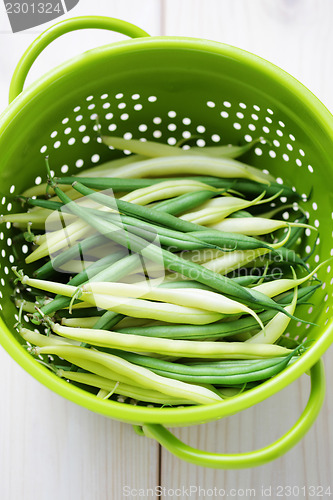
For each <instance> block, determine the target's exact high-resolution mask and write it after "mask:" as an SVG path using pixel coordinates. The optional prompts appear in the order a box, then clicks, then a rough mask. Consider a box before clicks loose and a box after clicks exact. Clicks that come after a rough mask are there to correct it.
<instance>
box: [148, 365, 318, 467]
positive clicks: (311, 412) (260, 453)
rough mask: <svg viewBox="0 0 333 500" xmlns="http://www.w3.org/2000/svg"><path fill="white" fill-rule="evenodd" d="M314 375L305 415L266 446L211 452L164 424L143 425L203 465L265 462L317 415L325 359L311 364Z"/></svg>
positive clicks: (296, 438) (189, 459)
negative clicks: (239, 450)
mask: <svg viewBox="0 0 333 500" xmlns="http://www.w3.org/2000/svg"><path fill="white" fill-rule="evenodd" d="M310 375H311V393H310V398H309V401H308V403H307V405H306V407H305V409H304V411H303V413H302V415H301V417H300V418H299V420H298V421H297V422H296V424H295V425H294V426H293V427H292V428H291V429H290V430H289V431H288V432H287V433H286V434H284V436H282V437H280V438H279V439H278V440H277V441H275V442H274V443H272V444H270V445H268V446H266V447H265V448H261V449H259V450H255V451H251V452H247V453H237V454H219V453H210V452H207V451H202V450H197V449H196V448H192V447H191V446H188V445H187V444H185V443H183V442H182V441H180V440H179V439H178V438H176V437H175V436H174V435H173V434H172V433H171V432H170V431H168V430H167V429H165V428H164V427H163V425H160V424H145V425H143V426H142V430H143V433H144V434H145V435H146V436H147V437H150V438H154V439H156V440H157V441H158V442H159V443H160V444H161V445H162V446H164V447H165V448H166V449H167V450H169V451H170V452H171V453H173V454H174V455H176V456H177V457H178V458H181V459H182V460H185V461H187V462H190V463H193V464H195V465H200V466H202V467H211V468H215V469H243V468H248V467H256V466H259V465H263V464H265V463H267V462H269V461H270V460H274V459H275V458H278V457H279V456H281V455H283V454H284V453H286V452H287V451H288V450H289V449H290V448H292V447H293V446H294V445H295V444H296V443H298V441H300V440H301V439H302V437H303V436H304V435H305V433H306V432H307V431H308V430H309V429H310V427H311V425H312V424H313V422H314V421H315V419H316V418H317V416H318V413H319V411H320V409H321V406H322V404H323V401H324V396H325V372H324V364H323V362H322V361H321V360H319V361H318V362H317V363H316V364H315V365H314V366H313V367H312V368H311V373H310Z"/></svg>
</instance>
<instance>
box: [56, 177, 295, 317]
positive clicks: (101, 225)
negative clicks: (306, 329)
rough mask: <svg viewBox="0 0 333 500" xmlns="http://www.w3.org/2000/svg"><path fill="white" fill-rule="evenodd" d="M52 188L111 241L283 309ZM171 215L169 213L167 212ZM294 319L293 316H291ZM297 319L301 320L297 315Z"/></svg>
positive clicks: (225, 289) (217, 287)
mask: <svg viewBox="0 0 333 500" xmlns="http://www.w3.org/2000/svg"><path fill="white" fill-rule="evenodd" d="M54 190H55V192H56V194H57V196H59V198H60V199H61V200H62V202H63V203H66V204H67V206H68V208H69V209H70V210H71V211H72V212H73V213H74V214H75V215H78V216H79V217H82V218H83V219H84V220H85V221H86V222H87V223H88V224H89V225H91V226H93V227H95V229H97V230H98V231H99V232H100V233H102V234H105V235H106V237H108V238H111V239H113V241H115V242H117V243H120V244H121V245H126V246H127V247H128V245H130V246H131V249H132V251H135V252H141V254H142V255H143V256H144V257H146V258H148V259H151V260H153V261H155V262H156V261H157V262H161V258H162V259H163V261H164V266H165V267H166V268H167V269H169V270H170V271H175V272H180V273H181V274H183V275H184V276H186V277H189V278H191V279H193V278H194V279H195V280H196V281H199V282H200V283H203V284H206V285H208V286H211V287H212V288H214V289H215V290H218V291H219V292H222V293H224V294H226V295H230V296H231V297H233V298H235V299H238V300H241V301H243V300H244V301H249V302H251V303H254V304H256V305H260V306H263V307H266V308H271V309H275V310H277V311H281V312H284V311H285V310H284V309H283V307H281V306H280V305H279V304H277V303H276V302H275V301H274V300H272V299H270V298H268V297H267V296H266V295H264V294H262V293H258V292H257V291H253V290H252V289H248V288H245V287H242V286H241V285H239V284H238V283H235V282H233V281H232V280H230V279H229V278H226V277H225V276H222V275H219V274H217V273H214V272H212V271H210V270H209V269H205V268H204V267H203V266H200V265H198V264H195V263H193V262H188V261H185V260H184V259H182V258H180V257H178V256H176V255H174V254H172V253H171V252H168V251H167V250H165V249H163V248H157V247H156V246H154V245H153V244H150V245H147V242H146V241H145V240H143V239H142V238H139V237H137V236H135V235H131V234H125V235H124V234H123V233H126V232H125V231H121V232H119V231H115V230H114V229H115V228H116V226H114V225H113V224H111V223H110V222H106V221H104V220H103V219H101V218H98V217H96V216H94V215H91V214H87V212H86V211H84V210H83V209H82V208H79V207H77V206H76V204H75V203H73V202H71V200H70V199H68V198H67V196H66V194H65V193H63V192H62V191H61V189H59V188H58V187H54ZM96 194H99V193H96ZM141 208H142V207H141ZM161 215H162V214H161ZM163 215H168V214H163ZM170 217H172V216H171V215H170ZM124 240H125V241H124ZM193 274H195V276H193ZM285 314H287V316H288V315H289V313H287V312H286V311H285ZM293 319H295V318H294V317H293ZM299 321H302V320H300V319H299Z"/></svg>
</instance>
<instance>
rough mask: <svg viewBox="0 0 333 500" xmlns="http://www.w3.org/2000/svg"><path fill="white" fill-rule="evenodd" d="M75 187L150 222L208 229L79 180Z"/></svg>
mask: <svg viewBox="0 0 333 500" xmlns="http://www.w3.org/2000/svg"><path fill="white" fill-rule="evenodd" d="M73 187H74V188H75V189H77V191H79V192H80V193H81V194H83V195H84V196H89V197H90V198H91V199H92V200H95V201H96V202H98V203H100V204H101V205H103V206H106V207H108V208H111V209H112V210H115V211H116V212H118V211H120V212H123V213H124V214H126V215H130V216H134V217H137V218H139V219H143V220H147V221H149V222H155V223H157V224H160V225H163V226H166V227H169V228H170V229H175V230H176V231H183V232H190V231H200V230H206V228H205V227H201V226H199V225H197V224H192V223H191V222H187V221H183V220H181V219H179V218H178V217H175V216H173V215H171V214H168V213H164V212H159V211H155V210H154V209H152V208H148V207H142V206H140V205H136V204H134V203H129V202H127V201H123V200H117V199H115V198H113V197H112V196H107V195H105V194H103V193H97V192H96V191H93V190H92V189H90V188H87V187H85V186H83V184H80V183H79V182H77V181H76V182H74V183H73ZM55 189H57V188H55ZM58 190H59V188H58Z"/></svg>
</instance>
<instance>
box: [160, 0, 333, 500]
mask: <svg viewBox="0 0 333 500" xmlns="http://www.w3.org/2000/svg"><path fill="white" fill-rule="evenodd" d="M163 13H164V18H163V21H162V25H163V31H164V33H165V34H167V35H179V36H190V37H202V38H207V39H212V40H216V41H221V42H225V43H228V44H231V45H235V46H238V47H241V48H243V49H245V50H248V51H251V52H254V53H256V54H258V55H260V56H262V57H264V58H266V59H268V60H270V61H272V62H274V63H275V64H277V65H279V66H280V67H282V68H283V69H285V70H286V71H288V72H290V73H291V74H293V75H294V76H295V77H297V78H298V79H299V80H300V81H302V82H303V83H304V84H305V85H306V86H308V87H309V88H310V89H311V90H312V91H313V92H314V93H315V94H316V95H317V96H318V97H319V98H320V99H321V100H322V101H323V102H324V103H325V104H326V105H327V106H328V107H329V109H331V110H333V96H332V92H331V88H330V82H331V81H332V77H333V66H332V62H331V56H330V51H329V50H327V47H332V46H333V32H332V30H331V21H330V20H331V18H332V13H333V5H332V2H330V1H329V0H323V1H322V2H316V3H315V2H311V1H310V0H309V1H303V2H300V1H288V0H285V1H280V2H276V1H274V0H268V1H264V0H251V1H248V0H238V1H237V2H234V1H232V0H205V1H201V0H182V2H179V1H177V0H164V9H163ZM332 359H333V352H332V350H331V351H330V352H329V353H328V354H327V355H326V369H327V379H328V380H330V379H331V377H332V375H333V363H332ZM307 386H308V381H307V377H306V376H303V377H302V379H301V380H299V381H297V382H296V383H295V384H293V385H292V386H291V387H289V388H287V389H285V390H284V391H282V392H281V393H280V394H277V395H275V396H274V397H273V398H270V399H269V401H266V402H263V403H261V404H260V405H258V406H256V407H254V408H252V409H249V410H247V411H245V412H243V413H241V414H239V415H235V416H232V417H229V418H227V419H224V420H222V421H220V422H215V423H210V424H207V425H204V426H195V427H191V428H183V429H175V434H176V435H177V437H179V438H180V439H182V440H183V441H185V442H186V443H188V444H190V445H192V446H195V447H198V448H200V449H203V450H209V451H214V452H220V453H221V452H226V453H235V452H240V451H250V450H253V449H256V448H259V447H260V446H264V445H265V444H268V443H269V442H272V441H273V440H275V439H277V438H278V437H279V436H281V435H282V434H283V432H286V431H287V429H288V428H289V427H290V426H291V425H292V424H293V423H294V422H295V421H296V419H297V417H298V416H299V415H300V413H301V410H302V408H303V407H304V406H305V403H306V398H307V393H308V387H307ZM332 405H333V395H332V393H331V391H329V390H328V391H327V396H326V401H325V405H324V408H323V410H322V412H321V414H320V416H319V418H318V420H317V422H316V424H315V425H314V427H313V428H312V429H311V431H310V432H309V434H308V435H307V436H306V438H305V439H304V440H303V441H302V442H301V443H300V444H299V445H298V446H296V447H295V448H294V449H293V450H292V451H290V452H289V453H288V454H287V455H286V456H284V457H282V458H280V459H278V460H277V461H275V462H273V463H270V464H267V465H266V466H263V467H259V468H257V469H252V470H250V469H248V470H242V471H222V470H217V471H216V470H215V471H214V470H209V469H203V468H200V467H196V466H194V465H190V464H186V463H184V462H181V461H180V460H178V459H176V458H174V457H173V456H171V455H170V454H169V453H168V452H166V451H162V464H161V478H162V483H161V484H162V486H165V487H167V488H170V489H174V488H181V487H189V486H191V485H192V486H193V487H197V488H198V487H199V486H201V488H204V489H208V488H212V487H213V486H216V487H217V488H224V489H225V490H226V491H227V492H228V491H229V493H230V489H231V488H236V489H237V488H240V489H246V488H254V489H255V492H256V498H263V495H262V492H261V486H262V485H264V486H265V487H269V486H272V488H273V490H274V488H275V494H274V493H273V494H272V497H273V498H276V496H277V491H276V488H277V487H278V486H282V487H285V486H293V485H296V486H298V487H300V488H301V487H302V486H304V487H306V488H310V486H315V487H317V486H323V487H327V486H329V485H330V484H331V475H330V472H331V471H332V470H333V464H332V445H333V424H332V414H333V413H332ZM331 486H332V484H331ZM332 491H333V490H332ZM284 493H285V492H284ZM310 494H311V492H310V491H309V490H307V491H306V494H305V495H303V497H304V498H307V497H308V496H309V495H310ZM197 495H198V493H197ZM249 495H250V493H248V495H247V496H249ZM243 496H244V495H243ZM238 497H239V498H240V497H241V494H239V496H238ZM283 497H284V495H283ZM301 497H302V496H301ZM171 498H173V497H171ZM193 498H199V496H197V497H195V495H194V496H193ZM202 498H204V496H203V495H202Z"/></svg>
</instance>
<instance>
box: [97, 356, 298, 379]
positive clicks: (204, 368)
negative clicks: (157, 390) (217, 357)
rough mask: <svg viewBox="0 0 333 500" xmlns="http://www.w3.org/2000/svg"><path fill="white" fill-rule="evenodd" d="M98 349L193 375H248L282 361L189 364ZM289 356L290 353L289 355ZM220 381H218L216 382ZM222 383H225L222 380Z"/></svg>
mask: <svg viewBox="0 0 333 500" xmlns="http://www.w3.org/2000/svg"><path fill="white" fill-rule="evenodd" d="M98 350H100V351H102V352H107V353H108V354H113V355H115V356H119V357H120V358H123V359H126V360H127V361H129V362H130V363H134V364H136V365H139V366H144V367H146V368H149V369H151V370H163V371H164V372H169V373H173V374H178V375H192V376H203V375H209V376H215V377H216V376H223V377H230V376H231V377H233V376H235V375H240V374H243V375H246V374H248V373H251V372H253V371H256V372H259V371H261V370H266V369H267V368H270V367H272V366H274V365H276V364H277V363H280V362H281V357H278V358H263V359H245V360H242V359H238V360H236V361H228V360H224V361H218V362H214V361H208V362H206V363H200V362H189V363H187V364H184V363H178V362H173V361H165V360H163V359H159V358H153V357H151V356H147V355H142V354H137V353H136V354H134V353H132V352H125V351H119V350H117V349H107V348H106V349H103V348H101V347H99V348H98ZM288 356H289V355H288ZM214 383H218V382H214ZM221 383H224V382H223V381H221Z"/></svg>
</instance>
